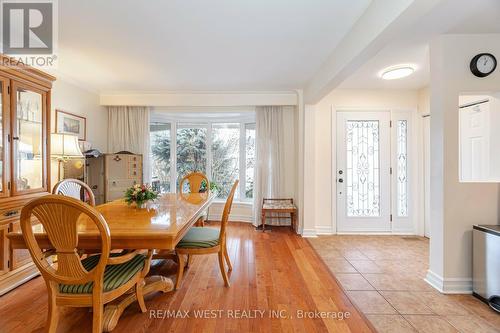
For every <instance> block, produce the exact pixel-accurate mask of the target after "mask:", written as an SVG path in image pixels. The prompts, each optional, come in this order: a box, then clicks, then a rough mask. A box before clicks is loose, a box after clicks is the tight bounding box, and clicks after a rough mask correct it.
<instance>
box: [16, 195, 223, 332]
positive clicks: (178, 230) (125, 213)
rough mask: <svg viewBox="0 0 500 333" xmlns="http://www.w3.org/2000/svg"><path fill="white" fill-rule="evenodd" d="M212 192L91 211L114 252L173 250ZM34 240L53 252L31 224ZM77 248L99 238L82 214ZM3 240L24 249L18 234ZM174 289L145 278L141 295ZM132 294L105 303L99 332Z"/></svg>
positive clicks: (111, 324) (163, 280)
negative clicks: (101, 219) (99, 220)
mask: <svg viewBox="0 0 500 333" xmlns="http://www.w3.org/2000/svg"><path fill="white" fill-rule="evenodd" d="M214 197H215V196H214V195H213V194H212V193H167V194H162V195H160V196H159V197H158V198H157V199H156V200H154V201H150V202H148V203H146V204H145V205H144V207H142V208H137V207H136V205H135V204H132V205H128V204H127V203H126V202H125V200H123V199H120V200H115V201H111V202H108V203H105V204H102V205H98V206H96V207H95V208H96V209H97V211H99V213H101V214H102V216H103V217H104V219H105V220H106V222H107V224H108V227H109V231H110V236H111V249H115V250H135V249H144V250H174V249H175V246H176V245H177V243H178V242H179V241H180V240H181V239H182V237H184V235H185V234H186V233H187V232H188V230H189V229H190V228H191V227H192V226H193V225H194V224H195V222H196V221H197V220H198V219H199V217H200V216H201V215H202V214H203V212H204V211H205V210H206V209H208V207H209V206H210V204H211V203H212V202H213V200H214ZM33 230H34V234H35V238H36V240H37V242H38V244H39V246H40V248H41V249H44V250H51V249H53V246H52V244H51V243H50V241H49V239H48V236H47V234H46V233H45V232H44V230H43V225H41V224H40V223H34V225H33ZM77 230H78V249H81V250H89V251H98V250H99V249H100V248H101V237H100V234H99V232H98V230H97V227H96V226H95V224H94V223H93V222H92V221H91V220H90V218H88V217H87V216H85V215H82V216H80V218H79V219H78V222H77ZM7 237H8V238H9V240H10V245H11V247H12V248H13V249H27V248H28V247H27V245H26V243H25V241H24V238H23V235H22V233H21V232H20V231H18V232H10V233H9V234H8V235H7ZM173 289H174V287H173V282H172V280H171V279H170V278H169V277H166V276H162V275H151V276H148V277H146V284H145V286H144V294H149V293H152V292H157V291H161V292H164V293H166V292H169V291H172V290H173ZM136 300H137V299H136V296H135V293H128V294H125V295H124V296H122V297H120V298H118V299H116V300H115V301H113V302H111V303H109V304H107V305H106V306H105V308H104V317H103V331H104V332H110V331H112V330H113V329H114V328H115V326H116V325H117V323H118V320H119V318H120V316H121V315H122V313H123V311H124V310H125V309H126V307H127V306H128V305H130V304H131V303H133V302H135V301H136Z"/></svg>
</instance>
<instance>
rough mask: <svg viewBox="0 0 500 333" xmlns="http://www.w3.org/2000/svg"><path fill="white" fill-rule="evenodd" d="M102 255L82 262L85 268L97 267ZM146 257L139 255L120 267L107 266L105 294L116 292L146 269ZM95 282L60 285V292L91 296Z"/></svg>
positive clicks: (114, 254)
mask: <svg viewBox="0 0 500 333" xmlns="http://www.w3.org/2000/svg"><path fill="white" fill-rule="evenodd" d="M111 256H112V257H117V256H120V253H112V254H111ZM100 257H101V256H100V255H94V256H90V257H87V258H85V259H83V260H82V265H83V267H84V268H85V269H86V270H87V271H90V270H92V269H93V268H94V267H96V266H97V263H98V262H99V259H100ZM145 260H146V256H145V255H143V254H138V255H136V256H135V257H134V258H132V259H131V260H129V261H127V262H125V263H123V264H119V265H107V266H106V268H105V270H104V285H103V289H104V291H105V292H107V291H111V290H114V289H116V288H118V287H120V286H123V285H124V284H125V283H127V282H128V281H130V279H131V278H132V277H134V276H135V274H137V272H139V271H141V270H142V269H143V268H144V263H145ZM93 286H94V282H88V283H85V284H60V285H59V291H60V292H61V293H65V294H91V293H92V288H93Z"/></svg>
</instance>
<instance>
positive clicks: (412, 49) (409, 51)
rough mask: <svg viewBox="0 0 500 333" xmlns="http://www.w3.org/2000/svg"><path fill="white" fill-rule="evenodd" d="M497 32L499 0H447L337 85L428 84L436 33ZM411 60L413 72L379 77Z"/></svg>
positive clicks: (394, 86)
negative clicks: (387, 70) (402, 76)
mask: <svg viewBox="0 0 500 333" xmlns="http://www.w3.org/2000/svg"><path fill="white" fill-rule="evenodd" d="M445 33H451V34H475V33H500V1H498V0H474V1H470V0H446V1H442V2H441V3H440V4H439V5H438V6H436V7H435V8H433V10H432V11H430V12H429V13H427V14H426V15H424V16H423V17H422V18H421V19H420V20H418V22H417V23H416V24H414V25H413V26H411V27H410V28H409V29H407V30H405V31H400V33H399V35H398V36H397V37H396V38H394V39H393V40H392V41H391V42H390V43H388V44H387V45H386V46H385V47H384V48H382V50H380V51H379V52H378V53H377V54H376V55H375V56H373V57H372V58H371V59H370V60H368V61H367V62H365V63H364V64H363V65H362V66H360V67H359V68H358V69H357V70H356V71H354V72H353V73H352V75H350V76H349V77H348V78H347V79H346V80H345V81H343V82H342V83H341V84H340V85H339V87H338V88H340V89H420V88H422V87H425V86H427V85H428V84H429V76H430V75H429V42H430V41H431V40H432V38H434V37H435V36H437V35H439V34H445ZM399 64H411V65H413V66H414V67H415V69H416V70H415V73H414V74H412V75H410V76H408V77H406V78H403V79H398V80H390V81H386V80H382V79H380V77H379V75H380V72H381V71H382V70H383V69H384V68H387V67H390V66H394V65H399Z"/></svg>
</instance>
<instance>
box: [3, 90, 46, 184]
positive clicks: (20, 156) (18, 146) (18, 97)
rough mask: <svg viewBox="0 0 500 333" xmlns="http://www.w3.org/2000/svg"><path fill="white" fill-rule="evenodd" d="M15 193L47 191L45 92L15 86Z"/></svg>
mask: <svg viewBox="0 0 500 333" xmlns="http://www.w3.org/2000/svg"><path fill="white" fill-rule="evenodd" d="M12 90H13V94H15V95H13V96H12V99H11V101H12V103H15V105H14V106H15V107H13V108H12V109H13V115H12V117H13V118H14V120H15V125H14V129H13V130H14V133H12V139H13V140H12V142H13V156H14V179H13V180H12V181H13V185H14V187H13V190H14V194H18V193H19V192H23V193H30V192H40V191H43V190H46V188H47V184H46V183H47V182H46V172H47V170H46V145H45V144H44V142H45V141H46V133H45V132H46V131H45V129H46V127H45V126H46V125H45V98H46V96H45V93H44V92H43V91H41V90H38V89H35V88H31V87H29V86H25V85H22V84H19V83H13V89H12Z"/></svg>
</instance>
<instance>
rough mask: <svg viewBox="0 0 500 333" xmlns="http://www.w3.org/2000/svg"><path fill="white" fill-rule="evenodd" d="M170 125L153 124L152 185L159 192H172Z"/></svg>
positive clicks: (151, 142)
mask: <svg viewBox="0 0 500 333" xmlns="http://www.w3.org/2000/svg"><path fill="white" fill-rule="evenodd" d="M170 135H171V134H170V124H163V123H151V125H150V127H149V140H150V145H151V151H150V156H151V157H152V158H151V183H152V184H151V185H152V186H153V189H154V190H155V191H158V192H170Z"/></svg>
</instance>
